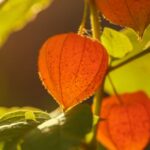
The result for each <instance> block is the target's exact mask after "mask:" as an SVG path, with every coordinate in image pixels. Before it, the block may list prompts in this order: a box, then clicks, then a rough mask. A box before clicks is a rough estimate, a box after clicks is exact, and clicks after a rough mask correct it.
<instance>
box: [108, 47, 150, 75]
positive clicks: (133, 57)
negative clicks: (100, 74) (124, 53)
mask: <svg viewBox="0 0 150 150" xmlns="http://www.w3.org/2000/svg"><path fill="white" fill-rule="evenodd" d="M148 53H150V47H149V48H147V49H146V50H143V51H142V52H140V53H138V54H136V55H134V56H132V57H130V58H128V59H126V60H125V61H123V62H121V63H119V64H117V65H115V66H112V67H110V68H109V70H108V72H111V71H114V70H116V69H118V68H120V67H122V66H124V65H126V64H128V63H130V62H132V61H133V60H136V59H138V58H140V57H142V56H144V55H146V54H148Z"/></svg>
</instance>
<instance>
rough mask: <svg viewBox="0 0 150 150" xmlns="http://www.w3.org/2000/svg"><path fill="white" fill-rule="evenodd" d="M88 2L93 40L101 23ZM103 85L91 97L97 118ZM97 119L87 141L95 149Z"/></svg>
mask: <svg viewBox="0 0 150 150" xmlns="http://www.w3.org/2000/svg"><path fill="white" fill-rule="evenodd" d="M88 2H89V8H90V22H91V30H92V37H93V39H95V40H98V41H99V40H100V36H101V24H100V16H99V13H98V11H97V8H96V4H95V0H88ZM103 85H104V81H103V84H102V86H101V87H100V88H99V89H98V91H97V92H96V93H95V95H94V98H93V114H94V117H97V118H99V114H100V108H101V100H102V98H103V93H104V91H103V89H104V88H103ZM98 121H99V119H96V122H94V124H93V129H92V133H93V136H92V138H91V141H90V143H89V145H88V146H89V149H92V150H95V149H97V141H96V133H97V125H98Z"/></svg>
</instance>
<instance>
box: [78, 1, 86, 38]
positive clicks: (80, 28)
mask: <svg viewBox="0 0 150 150" xmlns="http://www.w3.org/2000/svg"><path fill="white" fill-rule="evenodd" d="M87 16H88V1H87V0H84V10H83V17H82V21H81V24H80V26H79V29H78V34H81V35H82V34H84V32H85V24H86V20H87Z"/></svg>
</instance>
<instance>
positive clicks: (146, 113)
mask: <svg viewBox="0 0 150 150" xmlns="http://www.w3.org/2000/svg"><path fill="white" fill-rule="evenodd" d="M120 99H121V100H122V103H119V101H118V99H117V97H116V96H111V97H108V98H106V99H104V100H103V102H102V110H101V115H100V116H101V118H103V119H104V121H101V122H100V123H99V126H98V132H97V139H98V141H100V142H101V143H102V144H103V145H105V146H106V147H107V148H108V149H109V150H143V149H144V148H145V147H146V145H147V143H148V142H149V138H150V99H149V98H148V97H147V95H146V94H145V93H144V92H141V91H139V92H135V93H131V94H129V93H128V94H123V95H120Z"/></svg>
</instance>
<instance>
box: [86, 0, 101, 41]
mask: <svg viewBox="0 0 150 150" xmlns="http://www.w3.org/2000/svg"><path fill="white" fill-rule="evenodd" d="M89 6H90V20H91V27H92V37H93V38H94V39H97V40H100V36H101V24H100V17H99V13H98V11H97V8H96V5H95V1H94V0H89Z"/></svg>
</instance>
